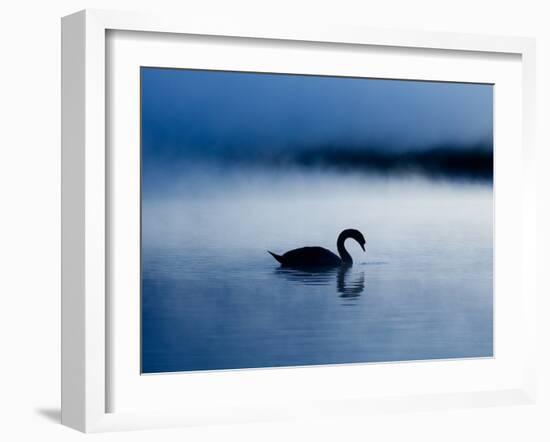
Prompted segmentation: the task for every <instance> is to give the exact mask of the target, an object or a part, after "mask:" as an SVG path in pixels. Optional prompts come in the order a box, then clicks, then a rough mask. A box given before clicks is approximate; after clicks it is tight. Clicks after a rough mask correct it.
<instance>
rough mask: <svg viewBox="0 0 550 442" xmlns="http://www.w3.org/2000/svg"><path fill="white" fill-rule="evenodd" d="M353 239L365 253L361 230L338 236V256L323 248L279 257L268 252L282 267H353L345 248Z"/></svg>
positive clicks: (302, 249) (349, 230)
mask: <svg viewBox="0 0 550 442" xmlns="http://www.w3.org/2000/svg"><path fill="white" fill-rule="evenodd" d="M348 238H352V239H354V240H355V241H357V242H358V243H359V245H360V246H361V248H362V249H363V251H365V243H366V241H365V237H364V236H363V234H362V233H361V232H360V231H359V230H355V229H346V230H344V231H342V233H340V235H338V240H337V241H336V247H337V249H338V254H339V255H340V256H338V255H336V254H334V253H332V252H331V251H330V250H327V249H325V248H323V247H301V248H299V249H294V250H290V251H288V252H286V253H285V254H283V255H277V254H275V253H273V252H270V251H269V250H268V253H269V254H270V255H271V256H273V258H275V259H276V260H277V261H278V262H279V263H280V264H281V266H282V267H294V268H311V267H339V266H348V267H349V266H352V265H353V259H351V255H350V254H349V253H348V251H347V250H346V248H345V246H344V242H345V241H346V239H348Z"/></svg>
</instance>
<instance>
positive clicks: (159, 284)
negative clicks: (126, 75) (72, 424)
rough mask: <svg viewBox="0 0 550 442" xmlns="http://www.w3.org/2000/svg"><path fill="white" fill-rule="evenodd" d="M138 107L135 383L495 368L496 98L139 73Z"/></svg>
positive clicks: (334, 80) (436, 85)
mask: <svg viewBox="0 0 550 442" xmlns="http://www.w3.org/2000/svg"><path fill="white" fill-rule="evenodd" d="M140 93H141V369H142V373H144V374H148V373H169V372H186V371H198V370H228V369H246V368H272V367H293V366H314V365H324V364H351V363H377V362H398V361H411V360H415V361H418V360H436V359H455V358H480V357H492V356H493V86H492V85H491V84H477V83H475V84H474V83H452V82H435V81H416V80H398V79H376V78H357V77H337V76H321V75H296V74H283V73H256V72H231V71H213V70H193V69H171V68H170V69H168V68H156V67H142V68H141V91H140ZM136 296H137V295H136Z"/></svg>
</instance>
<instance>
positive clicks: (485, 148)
mask: <svg viewBox="0 0 550 442" xmlns="http://www.w3.org/2000/svg"><path fill="white" fill-rule="evenodd" d="M194 153H195V154H196V153H197V152H194ZM170 157H171V156H170V155H168V156H167V157H166V158H164V161H161V163H162V164H163V167H166V166H168V165H170V166H168V167H178V165H182V164H185V163H187V162H188V161H186V160H183V161H177V160H175V158H170ZM188 159H190V160H191V161H192V162H196V160H197V159H200V160H203V161H204V162H207V163H217V164H222V165H223V164H226V165H228V166H230V165H231V166H235V165H238V166H269V167H273V168H276V169H280V168H285V167H292V166H297V167H299V168H304V169H310V170H312V169H325V170H336V171H340V172H369V173H379V174H385V175H391V174H395V175H403V174H421V175H425V176H427V177H430V178H454V179H470V180H472V179H473V180H480V181H488V180H492V178H493V168H494V167H493V160H494V156H493V144H492V142H478V143H474V144H471V145H469V146H467V147H466V146H463V145H456V144H451V143H448V144H445V145H439V146H432V147H430V148H425V149H423V150H418V151H408V152H402V151H394V150H391V149H387V148H386V149H384V148H381V147H377V148H373V147H372V146H371V147H370V148H369V149H359V148H357V147H349V146H348V147H345V148H342V147H337V146H336V145H328V146H322V147H321V146H319V147H316V148H309V149H306V150H304V149H298V150H297V151H296V152H292V151H285V152H281V151H277V150H275V151H272V152H265V151H264V152H257V153H255V152H250V151H246V152H242V151H241V152H240V151H234V150H232V151H226V152H225V153H224V155H219V152H218V154H214V153H212V152H210V154H209V153H208V152H207V153H204V152H202V155H200V156H195V155H193V154H191V155H190V156H189V157H188ZM157 165H158V163H157Z"/></svg>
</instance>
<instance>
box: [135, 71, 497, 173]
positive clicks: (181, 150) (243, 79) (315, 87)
mask: <svg viewBox="0 0 550 442" xmlns="http://www.w3.org/2000/svg"><path fill="white" fill-rule="evenodd" d="M141 79H142V91H141V92H142V149H143V159H144V164H145V165H146V163H147V160H148V159H154V162H155V163H158V162H161V163H162V162H163V161H169V162H174V161H180V160H187V161H189V160H192V159H196V158H202V157H205V158H220V159H223V158H229V157H233V156H243V157H246V156H254V155H264V154H270V155H274V154H277V153H284V152H296V151H300V150H308V149H322V148H323V147H324V146H330V147H331V148H333V147H334V146H340V147H342V148H345V149H348V150H349V149H367V150H368V149H373V150H376V149H384V150H392V151H395V152H401V151H403V152H406V151H411V150H412V151H415V150H422V149H431V148H434V147H435V148H437V147H438V146H441V145H452V146H453V147H454V148H459V149H460V148H464V149H469V148H471V146H472V145H476V144H477V143H480V142H484V143H489V144H491V143H492V134H493V87H492V86H491V85H482V84H465V83H442V82H420V81H402V80H380V79H364V78H344V77H322V76H301V75H287V74H261V73H244V72H224V71H201V70H182V69H161V68H142V73H141Z"/></svg>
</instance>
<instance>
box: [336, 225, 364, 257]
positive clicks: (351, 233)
mask: <svg viewBox="0 0 550 442" xmlns="http://www.w3.org/2000/svg"><path fill="white" fill-rule="evenodd" d="M340 238H341V239H342V240H343V241H345V240H346V239H348V238H352V239H354V240H355V241H357V242H358V243H359V245H360V246H361V248H362V249H363V252H364V251H365V245H366V244H367V241H366V240H365V237H364V236H363V234H362V233H361V232H360V231H359V230H356V229H346V230H344V231H343V232H342V233H340V236H339V238H338V239H340Z"/></svg>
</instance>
